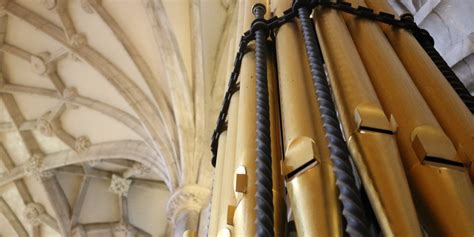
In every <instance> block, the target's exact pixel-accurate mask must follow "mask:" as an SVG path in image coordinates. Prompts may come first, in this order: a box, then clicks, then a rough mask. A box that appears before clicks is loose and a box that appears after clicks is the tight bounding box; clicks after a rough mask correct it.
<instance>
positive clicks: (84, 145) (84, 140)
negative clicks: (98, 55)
mask: <svg viewBox="0 0 474 237" xmlns="http://www.w3.org/2000/svg"><path fill="white" fill-rule="evenodd" d="M90 146H91V141H90V140H89V138H88V137H86V136H80V137H78V138H77V139H76V142H75V143H74V149H75V150H76V152H77V153H82V152H85V151H87V150H88V149H89V147H90Z"/></svg>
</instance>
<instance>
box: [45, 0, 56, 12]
mask: <svg viewBox="0 0 474 237" xmlns="http://www.w3.org/2000/svg"><path fill="white" fill-rule="evenodd" d="M41 4H42V5H43V6H44V7H46V9H48V10H53V9H54V8H56V5H57V2H56V0H41Z"/></svg>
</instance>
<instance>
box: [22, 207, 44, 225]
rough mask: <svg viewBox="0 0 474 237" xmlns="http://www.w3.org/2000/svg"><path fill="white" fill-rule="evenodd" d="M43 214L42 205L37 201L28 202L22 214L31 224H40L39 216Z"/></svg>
mask: <svg viewBox="0 0 474 237" xmlns="http://www.w3.org/2000/svg"><path fill="white" fill-rule="evenodd" d="M44 214H45V209H44V207H43V205H41V204H39V203H34V202H32V203H28V204H27V205H26V207H25V210H24V211H23V215H24V216H25V218H26V220H28V222H29V223H30V224H31V225H33V226H38V225H40V224H41V219H40V217H41V216H42V215H44Z"/></svg>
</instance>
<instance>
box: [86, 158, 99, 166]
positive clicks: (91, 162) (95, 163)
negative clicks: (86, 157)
mask: <svg viewBox="0 0 474 237" xmlns="http://www.w3.org/2000/svg"><path fill="white" fill-rule="evenodd" d="M101 163H102V160H90V161H87V164H88V165H89V166H90V167H96V166H97V165H99V164H101Z"/></svg>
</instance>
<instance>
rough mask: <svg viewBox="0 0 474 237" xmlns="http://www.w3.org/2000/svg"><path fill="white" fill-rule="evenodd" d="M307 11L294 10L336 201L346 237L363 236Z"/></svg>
mask: <svg viewBox="0 0 474 237" xmlns="http://www.w3.org/2000/svg"><path fill="white" fill-rule="evenodd" d="M309 14H310V11H309V10H308V9H306V8H299V9H298V16H299V19H300V23H301V30H302V32H303V37H304V42H305V46H306V54H307V56H308V61H309V65H310V67H311V74H312V78H313V83H314V87H315V90H316V94H317V98H318V102H319V109H320V111H321V114H322V119H323V126H324V129H325V131H326V139H327V140H328V144H329V150H330V151H331V160H332V162H333V166H334V173H335V174H336V185H337V187H338V189H339V200H340V201H341V203H342V215H343V216H344V218H345V220H346V222H347V226H346V232H347V233H348V234H349V235H350V236H367V235H368V225H367V220H366V217H365V214H364V209H363V206H362V201H361V198H360V194H359V191H358V189H357V186H356V183H355V179H354V176H353V172H352V167H351V163H350V160H349V151H348V150H347V146H346V143H345V141H344V138H343V136H342V132H341V129H340V127H339V121H338V118H337V115H336V109H335V107H334V103H333V101H332V98H331V92H330V89H329V85H328V82H327V80H326V74H325V71H324V68H323V62H322V56H321V52H320V50H319V45H318V42H317V39H316V34H315V31H314V28H313V25H312V24H311V20H310V18H309Z"/></svg>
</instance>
